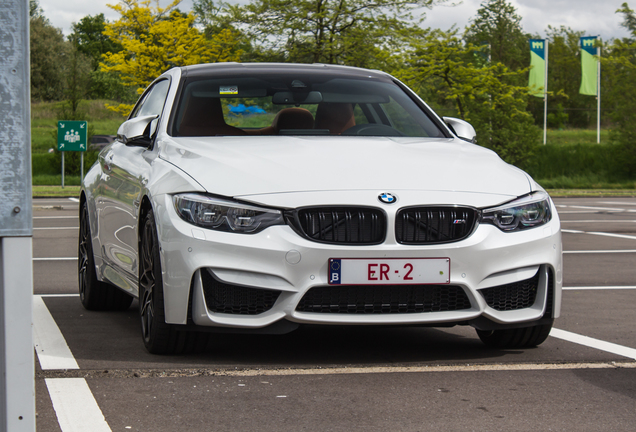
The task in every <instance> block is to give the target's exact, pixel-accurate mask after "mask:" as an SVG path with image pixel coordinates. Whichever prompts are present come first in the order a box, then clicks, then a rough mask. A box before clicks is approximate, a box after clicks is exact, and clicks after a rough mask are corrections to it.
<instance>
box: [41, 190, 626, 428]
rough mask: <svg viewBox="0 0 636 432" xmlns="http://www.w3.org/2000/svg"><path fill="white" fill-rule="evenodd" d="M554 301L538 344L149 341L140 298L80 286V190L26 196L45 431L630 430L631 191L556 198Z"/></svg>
mask: <svg viewBox="0 0 636 432" xmlns="http://www.w3.org/2000/svg"><path fill="white" fill-rule="evenodd" d="M555 203H556V204H557V207H558V209H559V212H560V217H561V221H562V230H563V246H564V267H565V271H564V287H565V288H564V292H563V307H562V316H561V318H559V319H558V320H557V321H556V322H555V328H554V329H553V332H552V333H551V337H549V338H548V340H547V341H546V342H545V343H544V344H543V345H541V346H540V347H538V348H535V349H527V350H492V349H486V348H485V347H484V346H483V345H482V343H481V342H480V341H479V339H478V338H477V335H476V334H475V332H474V330H472V329H471V328H464V327H453V328H444V329H432V328H377V329H369V328H364V329H361V328H341V327H339V328H326V329H325V328H321V329H315V328H303V329H301V330H299V331H296V332H294V333H291V334H288V335H282V336H264V335H261V336H255V335H218V336H215V337H214V338H213V340H212V341H211V342H210V344H209V345H208V347H207V349H206V350H205V352H204V353H201V354H196V355H187V356H155V355H150V354H148V353H147V352H146V351H145V349H144V347H143V343H142V341H141V338H140V329H139V323H138V319H137V302H136V301H135V302H133V305H132V306H131V308H130V309H129V310H128V311H125V312H89V311H86V310H85V309H83V307H82V306H81V304H80V302H79V298H78V296H77V259H76V256H77V232H78V218H77V214H78V203H77V200H74V199H34V202H33V207H34V210H33V216H34V235H33V257H34V262H33V268H34V328H35V335H36V347H35V351H36V353H37V357H36V411H37V415H38V417H37V428H38V430H40V431H63V432H66V431H72V430H78V431H96V432H100V431H128V430H132V431H150V430H152V431H159V432H163V431H274V430H275V431H299V430H307V431H357V430H360V431H362V430H364V431H376V430H377V431H425V430H452V431H464V430H493V431H494V430H501V431H508V430H513V429H514V430H518V431H530V430H532V431H535V430H553V431H561V430H562V431H598V430H612V431H632V430H634V425H635V424H636V410H635V407H636V404H635V399H636V361H635V360H636V331H635V330H634V323H635V322H636V308H635V307H634V305H635V304H636V265H634V264H635V258H636V199H635V198H561V199H555Z"/></svg>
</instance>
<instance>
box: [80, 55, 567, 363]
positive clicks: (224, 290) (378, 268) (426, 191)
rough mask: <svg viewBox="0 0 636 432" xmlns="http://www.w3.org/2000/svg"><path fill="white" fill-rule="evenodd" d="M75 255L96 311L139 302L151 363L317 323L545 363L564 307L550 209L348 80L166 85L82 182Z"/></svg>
mask: <svg viewBox="0 0 636 432" xmlns="http://www.w3.org/2000/svg"><path fill="white" fill-rule="evenodd" d="M78 253H79V265H78V273H79V291H80V298H81V302H82V304H83V305H84V307H86V308H87V309H89V310H107V309H111V310H114V309H126V308H128V307H129V306H130V305H131V303H132V301H133V298H137V299H138V300H139V320H140V323H141V330H142V332H141V333H142V337H143V341H144V344H145V346H146V348H147V350H148V351H149V352H151V353H158V354H161V353H164V354H166V353H181V352H187V351H191V350H194V349H197V347H201V346H203V345H204V344H205V343H206V341H207V339H208V337H209V336H210V335H211V334H212V333H214V332H218V331H228V329H230V331H232V332H237V331H238V332H247V333H258V332H263V333H270V334H271V333H286V332H290V331H293V330H294V329H296V328H297V327H298V326H302V325H305V324H313V325H316V324H324V325H357V326H360V325H366V326H376V325H392V326H452V325H469V326H472V327H474V328H475V329H476V330H477V335H478V337H479V338H480V339H481V340H482V341H483V342H484V343H486V344H487V345H489V346H493V347H498V348H521V347H533V346H536V345H539V344H540V343H542V342H543V341H544V340H545V339H546V338H547V337H548V334H549V332H550V329H551V328H552V323H553V321H554V319H555V318H557V317H558V316H559V313H560V309H561V285H562V274H563V271H562V248H561V229H560V222H559V218H558V215H557V211H556V209H555V206H554V204H553V203H552V200H551V199H550V197H549V196H548V194H547V193H546V192H545V191H544V190H543V189H542V188H541V187H540V186H539V185H538V184H537V183H536V182H535V181H534V180H533V179H532V178H531V177H530V176H529V175H528V174H526V173H524V172H523V171H521V170H519V169H518V168H515V167H514V166H511V165H509V164H507V163H505V162H503V161H502V160H501V159H500V158H499V157H498V156H497V155H496V154H495V153H494V152H492V151H490V150H487V149H485V148H483V147H480V146H479V145H477V144H475V131H474V129H473V127H472V126H471V125H469V124H468V123H466V122H463V121H461V120H458V119H453V118H440V117H438V116H437V115H436V114H435V113H434V112H433V111H432V110H431V109H430V108H429V107H428V106H427V105H426V104H425V103H424V102H423V101H422V100H421V99H420V98H419V97H418V96H417V95H416V94H415V93H414V92H413V91H411V90H409V89H408V88H407V87H406V86H405V85H404V84H402V83H401V82H399V81H398V80H397V79H395V78H394V77H392V76H390V75H388V74H385V73H382V72H378V71H371V70H365V69H357V68H351V67H343V66H329V65H319V64H314V65H297V64H237V63H221V64H206V65H197V66H187V67H180V68H174V69H171V70H170V71H168V72H166V73H165V74H163V75H161V76H160V77H159V78H157V79H156V80H155V81H154V82H153V83H152V84H151V85H150V86H149V87H148V89H146V91H145V92H144V93H143V95H142V96H141V98H140V99H139V101H138V102H137V104H136V105H135V107H134V109H133V110H132V112H131V114H130V116H129V117H128V120H127V121H125V122H124V123H123V124H122V125H121V127H120V128H119V130H118V133H117V139H116V140H115V141H114V142H113V143H112V144H110V145H108V146H107V147H105V148H104V149H103V150H102V151H101V153H100V154H99V158H98V161H97V162H96V163H95V165H93V167H92V168H91V169H90V170H89V172H88V174H87V175H86V177H85V178H84V180H83V184H82V188H81V195H80V234H79V248H78Z"/></svg>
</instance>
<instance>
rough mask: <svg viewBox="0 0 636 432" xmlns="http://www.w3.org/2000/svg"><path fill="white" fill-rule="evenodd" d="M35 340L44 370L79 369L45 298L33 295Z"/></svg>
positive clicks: (36, 350) (36, 349)
mask: <svg viewBox="0 0 636 432" xmlns="http://www.w3.org/2000/svg"><path fill="white" fill-rule="evenodd" d="M33 342H34V345H35V352H36V354H37V356H38V360H39V362H40V367H41V368H42V370H58V369H79V366H78V364H77V362H76V361H75V357H73V354H72V353H71V350H70V348H69V347H68V345H67V344H66V340H65V339H64V336H62V332H61V331H60V329H59V328H58V326H57V324H56V323H55V320H54V319H53V317H52V316H51V313H50V312H49V309H48V308H47V307H46V305H45V304H44V300H42V297H41V296H39V295H34V296H33Z"/></svg>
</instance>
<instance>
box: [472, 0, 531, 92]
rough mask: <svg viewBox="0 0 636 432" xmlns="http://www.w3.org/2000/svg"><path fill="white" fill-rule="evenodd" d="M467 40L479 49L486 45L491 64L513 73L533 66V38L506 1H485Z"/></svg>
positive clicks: (473, 22) (512, 7)
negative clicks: (530, 46) (530, 49)
mask: <svg viewBox="0 0 636 432" xmlns="http://www.w3.org/2000/svg"><path fill="white" fill-rule="evenodd" d="M464 39H465V40H466V41H467V42H470V43H472V44H473V45H476V46H479V45H485V46H486V47H487V51H486V52H487V53H488V54H489V56H490V61H491V62H493V63H501V64H503V65H504V66H506V67H507V68H508V69H510V70H518V69H522V68H526V67H528V65H529V63H530V59H529V54H528V39H529V35H527V34H525V33H524V32H523V29H522V28H521V17H520V16H519V15H517V10H516V9H515V8H514V6H512V5H511V4H510V3H508V2H507V1H506V0H487V1H484V2H483V3H482V4H481V7H480V8H479V9H478V10H477V16H476V17H475V18H474V19H473V20H472V24H471V25H470V26H469V27H468V28H467V29H466V32H465V35H464ZM517 84H521V83H520V82H517Z"/></svg>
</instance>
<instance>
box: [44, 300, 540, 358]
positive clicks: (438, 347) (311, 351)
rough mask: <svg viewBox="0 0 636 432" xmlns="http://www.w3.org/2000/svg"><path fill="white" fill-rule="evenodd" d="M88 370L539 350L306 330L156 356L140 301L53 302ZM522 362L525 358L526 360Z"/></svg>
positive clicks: (465, 335) (436, 332)
mask: <svg viewBox="0 0 636 432" xmlns="http://www.w3.org/2000/svg"><path fill="white" fill-rule="evenodd" d="M45 303H46V305H47V307H48V308H49V311H50V312H51V314H52V315H53V317H54V319H55V321H56V323H57V325H58V327H59V328H60V330H61V331H62V334H63V335H64V338H65V339H66V342H67V344H68V345H69V347H70V349H71V351H72V353H73V355H74V357H75V358H76V360H77V361H78V363H79V365H80V368H81V369H85V368H86V369H93V368H103V367H108V368H135V367H139V368H174V367H177V368H184V367H185V368H200V367H205V368H220V369H222V368H230V367H231V368H235V367H248V368H249V367H265V368H276V367H285V368H315V367H343V366H346V367H355V366H360V367H370V366H387V365H389V366H412V365H413V364H440V363H443V364H466V363H475V362H477V363H491V362H496V361H498V360H499V359H501V358H502V357H506V361H525V360H512V359H511V356H512V357H516V356H517V355H521V354H524V353H526V352H528V351H532V350H493V349H488V348H486V347H485V346H484V345H483V344H482V343H481V341H480V340H479V338H478V337H477V335H476V333H475V331H474V330H473V329H472V328H470V327H464V326H461V327H460V326H457V327H452V328H428V327H386V326H383V327H375V326H306V327H302V326H301V327H300V328H299V329H297V330H295V331H293V332H291V333H287V334H282V335H266V334H262V335H258V334H223V333H211V334H210V339H209V341H208V344H207V346H206V347H205V349H204V350H203V351H202V352H200V353H197V354H184V355H179V356H160V355H153V354H149V353H148V352H147V351H146V350H145V348H144V346H143V342H142V340H141V330H140V324H139V318H138V313H137V301H134V302H133V304H132V306H131V307H130V308H129V309H128V310H126V311H121V312H94V311H87V310H85V309H84V308H83V307H82V305H81V304H80V302H79V299H78V298H75V297H61V298H46V299H45ZM521 357H525V356H523V355H521Z"/></svg>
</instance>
